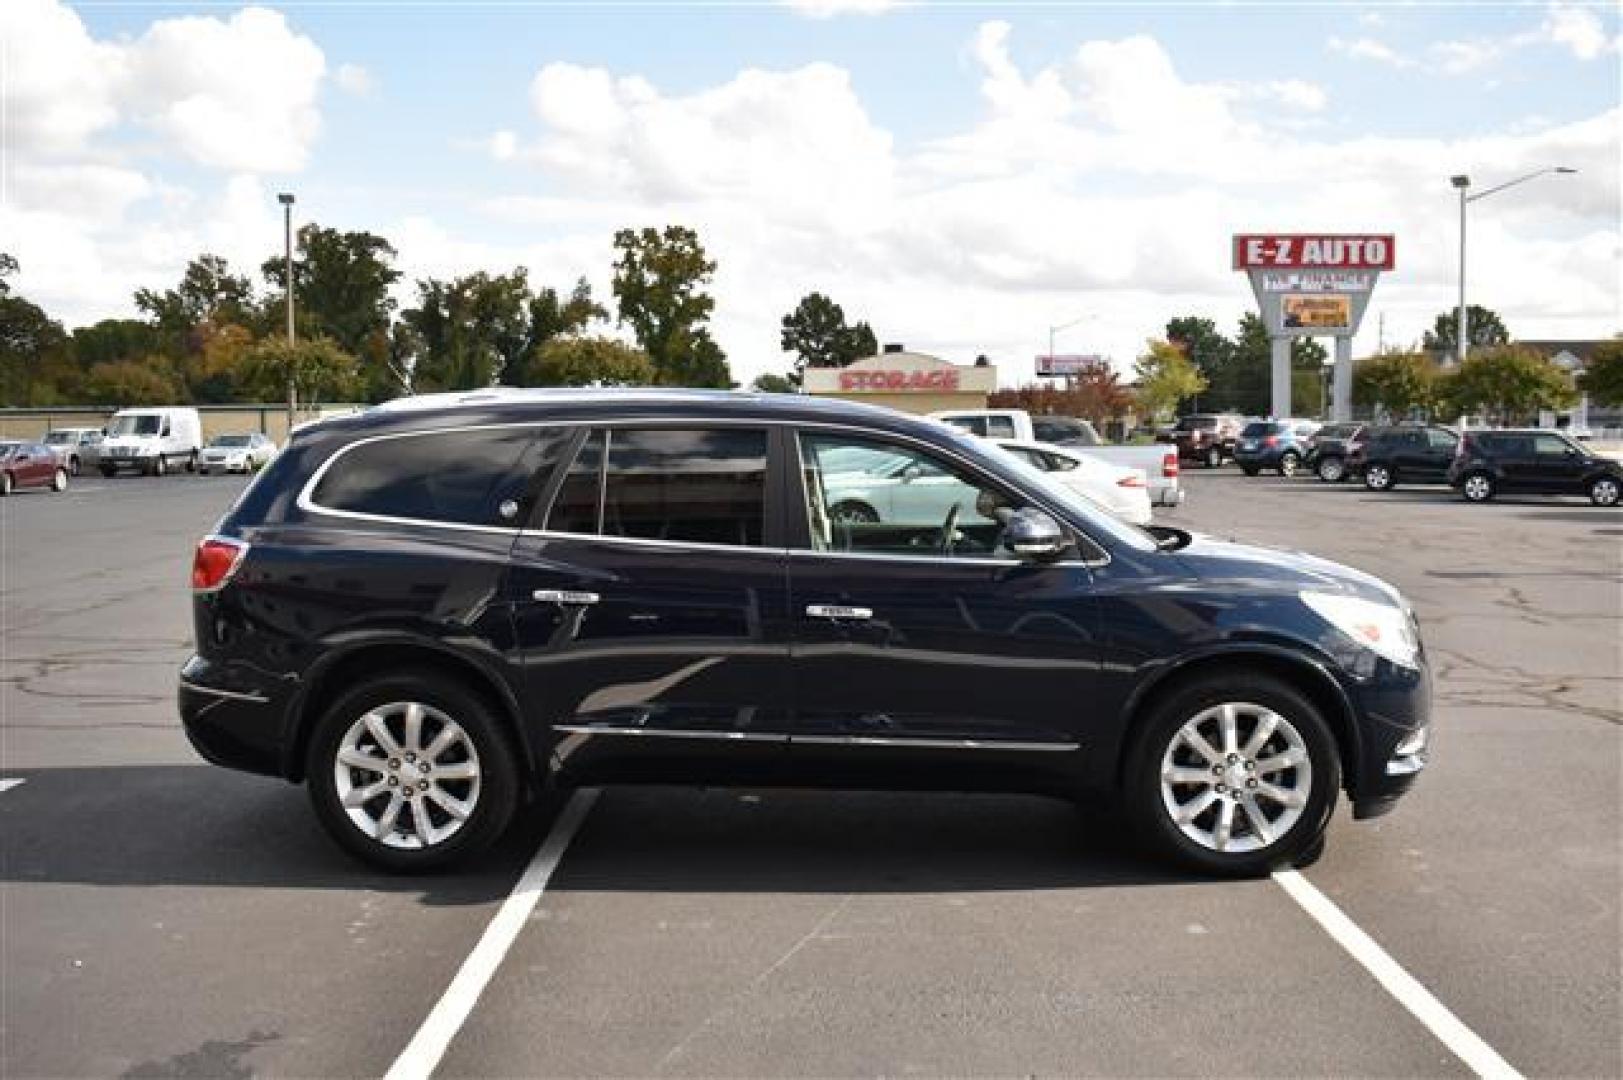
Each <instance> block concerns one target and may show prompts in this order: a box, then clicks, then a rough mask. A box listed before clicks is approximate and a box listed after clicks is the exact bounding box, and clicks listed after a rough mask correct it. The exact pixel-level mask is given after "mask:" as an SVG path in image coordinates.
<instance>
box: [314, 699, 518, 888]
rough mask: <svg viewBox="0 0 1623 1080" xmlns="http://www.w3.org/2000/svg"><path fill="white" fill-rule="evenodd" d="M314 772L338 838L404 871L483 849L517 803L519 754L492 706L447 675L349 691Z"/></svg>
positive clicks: (318, 750)
mask: <svg viewBox="0 0 1623 1080" xmlns="http://www.w3.org/2000/svg"><path fill="white" fill-rule="evenodd" d="M307 775H308V776H309V778H310V799H311V801H312V803H313V804H314V806H315V810H316V815H317V816H318V817H319V818H320V819H321V823H322V825H323V826H324V827H325V828H326V829H327V831H328V833H330V834H331V835H332V837H333V839H334V840H336V841H337V842H338V843H339V845H340V846H342V847H343V848H344V849H345V850H347V851H348V852H349V853H350V854H352V855H354V856H356V857H357V858H359V859H361V860H363V861H365V862H368V863H371V864H372V865H374V866H378V867H381V868H383V869H385V870H391V871H397V872H407V873H412V872H422V871H429V870H438V869H440V868H442V867H446V866H449V865H451V864H452V863H455V862H458V861H460V860H463V859H466V858H468V857H469V856H471V855H473V854H475V853H477V852H479V851H481V850H483V849H484V848H486V847H488V846H489V845H490V844H491V843H492V842H493V841H495V840H496V838H497V837H499V836H500V835H501V834H502V833H503V832H504V831H505V830H506V828H507V825H508V823H509V822H510V821H511V820H512V817H513V812H514V809H515V808H516V806H517V804H518V792H519V772H518V764H517V755H516V754H515V753H514V752H513V750H512V748H511V745H510V743H509V741H508V739H507V738H506V735H505V734H504V732H503V731H502V730H501V727H500V724H499V721H498V720H497V718H496V716H495V715H494V714H493V712H492V711H491V709H490V706H489V705H487V704H486V703H485V702H484V701H483V700H482V699H481V698H480V697H479V696H478V695H476V694H474V693H472V692H470V691H469V690H468V688H467V687H466V686H464V685H463V684H461V683H459V682H456V681H453V680H451V679H447V678H444V677H440V676H432V675H426V676H425V675H395V676H385V677H383V678H379V679H374V680H372V681H370V682H363V683H362V684H360V685H359V686H357V687H355V688H354V689H352V690H350V691H349V692H348V693H346V694H344V695H343V696H342V697H340V698H339V699H338V700H337V701H336V702H334V703H333V705H332V706H331V707H330V708H329V709H328V710H327V712H326V714H325V715H324V716H323V717H322V719H321V722H320V725H319V727H318V728H317V730H316V734H315V737H314V738H313V739H312V740H311V743H310V756H309V761H308V766H307Z"/></svg>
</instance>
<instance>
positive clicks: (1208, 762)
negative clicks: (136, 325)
mask: <svg viewBox="0 0 1623 1080" xmlns="http://www.w3.org/2000/svg"><path fill="white" fill-rule="evenodd" d="M1340 787H1341V762H1340V758H1339V756H1338V754H1337V752H1336V744H1335V738H1334V736H1333V735H1332V734H1331V732H1330V729H1329V727H1328V726H1327V725H1326V724H1325V722H1324V719H1323V718H1322V717H1321V716H1320V715H1319V713H1318V710H1317V709H1315V708H1314V707H1313V705H1312V704H1311V703H1310V702H1309V701H1308V700H1307V699H1306V698H1305V697H1303V696H1302V695H1301V694H1300V693H1298V692H1297V691H1296V690H1295V689H1294V688H1292V687H1290V686H1288V685H1286V684H1285V683H1282V682H1279V681H1277V680H1275V679H1271V678H1269V677H1267V676H1264V675H1248V674H1244V673H1241V674H1235V675H1222V676H1210V677H1207V678H1204V679H1199V680H1197V681H1195V682H1192V683H1190V684H1189V685H1187V686H1185V687H1183V688H1182V689H1181V690H1178V691H1176V692H1174V693H1173V694H1172V695H1170V696H1169V697H1167V698H1165V699H1164V700H1163V701H1162V702H1161V703H1160V704H1159V705H1158V706H1156V707H1155V709H1154V711H1153V712H1152V713H1151V714H1150V715H1149V716H1148V717H1146V718H1145V724H1144V726H1143V728H1142V729H1141V731H1140V734H1139V738H1138V742H1137V744H1136V745H1135V747H1134V751H1133V756H1132V759H1131V761H1130V763H1129V767H1128V774H1127V791H1126V795H1127V799H1128V804H1129V806H1128V808H1129V810H1130V811H1131V812H1132V814H1133V816H1134V818H1135V819H1136V821H1137V823H1138V826H1139V829H1140V831H1141V832H1142V833H1144V834H1145V835H1146V837H1147V838H1148V839H1149V840H1150V841H1151V843H1152V844H1153V845H1154V846H1155V847H1156V848H1157V849H1159V850H1160V851H1161V852H1162V853H1163V854H1165V855H1168V856H1170V857H1172V858H1174V859H1176V860H1178V861H1180V862H1182V863H1184V864H1185V865H1186V866H1190V867H1192V868H1194V869H1197V870H1201V871H1204V872H1206V873H1211V874H1219V875H1223V876H1226V877H1250V876H1254V875H1257V874H1264V873H1267V872H1268V871H1270V870H1273V869H1276V868H1278V867H1281V866H1288V865H1292V864H1294V863H1295V862H1296V861H1297V860H1298V859H1299V858H1302V857H1303V856H1305V855H1307V854H1308V853H1310V852H1312V851H1313V849H1314V847H1315V845H1316V844H1318V843H1319V842H1320V839H1321V837H1322V836H1323V834H1324V829H1325V826H1326V825H1327V824H1328V823H1329V820H1330V814H1331V811H1332V810H1333V809H1334V808H1335V800H1336V792H1337V791H1338V790H1339V789H1340Z"/></svg>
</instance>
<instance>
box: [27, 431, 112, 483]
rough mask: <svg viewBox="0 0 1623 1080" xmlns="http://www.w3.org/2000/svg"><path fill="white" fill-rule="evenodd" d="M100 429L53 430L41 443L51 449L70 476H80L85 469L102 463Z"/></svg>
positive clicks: (48, 432) (47, 433)
mask: <svg viewBox="0 0 1623 1080" xmlns="http://www.w3.org/2000/svg"><path fill="white" fill-rule="evenodd" d="M101 440H102V434H101V429H100V428H90V427H69V428H52V429H51V430H50V431H47V432H46V433H45V437H44V438H43V439H41V440H40V441H41V442H43V443H44V444H45V445H46V446H48V447H50V448H51V452H52V453H53V454H55V455H56V460H57V461H59V462H61V464H62V465H63V466H64V467H65V468H66V469H67V470H68V475H69V476H78V475H79V474H80V473H81V472H83V471H84V470H85V469H88V468H90V467H92V466H94V465H97V464H99V463H100V461H101Z"/></svg>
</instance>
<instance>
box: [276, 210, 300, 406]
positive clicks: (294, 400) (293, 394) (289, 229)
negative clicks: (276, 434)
mask: <svg viewBox="0 0 1623 1080" xmlns="http://www.w3.org/2000/svg"><path fill="white" fill-rule="evenodd" d="M276 201H277V202H279V203H281V204H282V252H283V258H284V259H285V260H286V262H285V266H286V272H287V343H288V345H290V346H291V345H292V344H293V193H292V192H291V191H284V192H282V193H280V194H279V195H277V196H276ZM297 408H298V396H297V391H296V390H295V389H294V383H293V357H292V355H291V354H290V355H289V356H288V366H287V433H288V434H289V435H292V434H293V422H294V421H293V416H294V413H295V412H296V411H297Z"/></svg>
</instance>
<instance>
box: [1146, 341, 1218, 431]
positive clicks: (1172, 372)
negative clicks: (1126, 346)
mask: <svg viewBox="0 0 1623 1080" xmlns="http://www.w3.org/2000/svg"><path fill="white" fill-rule="evenodd" d="M1133 374H1134V375H1135V376H1136V377H1137V379H1138V402H1139V404H1140V405H1141V406H1143V408H1144V411H1145V412H1146V413H1148V414H1149V415H1150V416H1151V417H1155V418H1158V417H1162V416H1164V415H1166V414H1168V413H1170V412H1171V411H1172V409H1173V408H1174V407H1175V406H1176V405H1177V404H1178V402H1180V401H1182V400H1184V399H1185V398H1190V397H1194V396H1195V395H1196V394H1198V393H1200V392H1201V391H1202V390H1204V389H1205V388H1206V377H1205V376H1204V375H1202V374H1201V373H1200V372H1199V371H1197V370H1195V365H1194V364H1192V363H1191V362H1190V361H1189V358H1188V357H1187V356H1185V355H1184V352H1183V350H1182V349H1180V348H1179V347H1178V346H1176V345H1173V344H1172V343H1171V342H1167V341H1153V340H1152V341H1149V342H1147V343H1146V348H1145V351H1144V353H1143V355H1141V356H1140V357H1139V358H1138V361H1137V363H1135V364H1134V366H1133Z"/></svg>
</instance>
